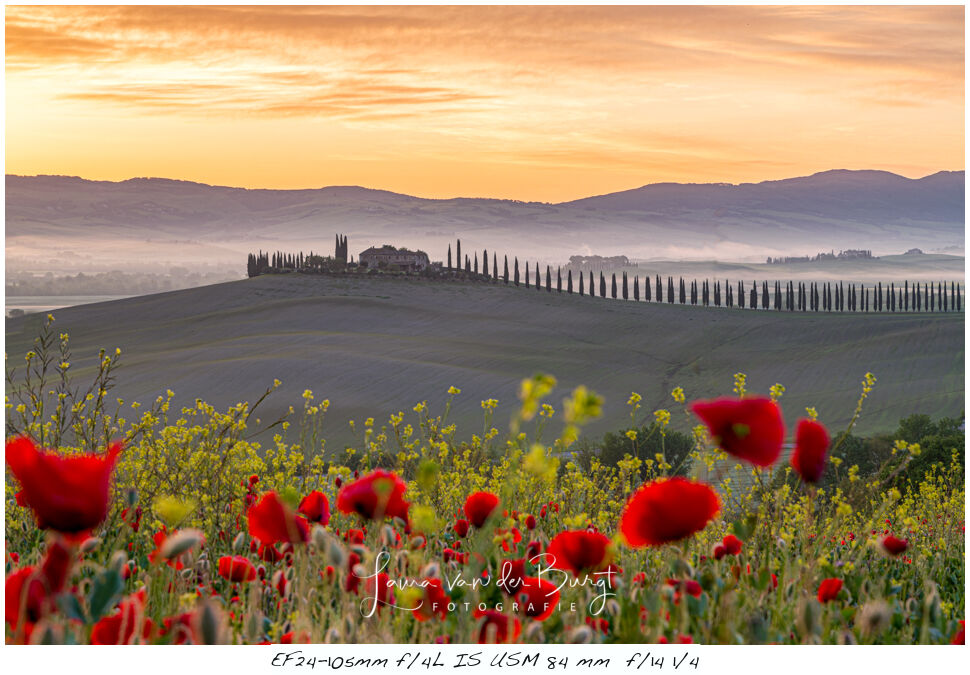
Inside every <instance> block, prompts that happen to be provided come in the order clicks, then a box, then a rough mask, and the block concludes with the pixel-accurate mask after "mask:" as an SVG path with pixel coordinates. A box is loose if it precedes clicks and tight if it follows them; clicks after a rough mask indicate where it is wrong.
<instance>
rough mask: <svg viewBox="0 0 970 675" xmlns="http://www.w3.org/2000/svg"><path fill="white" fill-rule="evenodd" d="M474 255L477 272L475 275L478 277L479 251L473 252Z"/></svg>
mask: <svg viewBox="0 0 970 675" xmlns="http://www.w3.org/2000/svg"><path fill="white" fill-rule="evenodd" d="M472 255H473V256H475V267H474V271H475V274H476V275H477V274H478V251H475V252H473V253H472Z"/></svg>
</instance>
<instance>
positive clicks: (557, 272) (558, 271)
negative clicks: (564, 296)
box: [556, 267, 562, 293]
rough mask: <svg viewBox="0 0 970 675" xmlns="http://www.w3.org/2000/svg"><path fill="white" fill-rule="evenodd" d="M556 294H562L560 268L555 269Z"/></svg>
mask: <svg viewBox="0 0 970 675" xmlns="http://www.w3.org/2000/svg"><path fill="white" fill-rule="evenodd" d="M556 292H557V293H562V268H561V267H557V268H556Z"/></svg>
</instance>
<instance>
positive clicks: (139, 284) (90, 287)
mask: <svg viewBox="0 0 970 675" xmlns="http://www.w3.org/2000/svg"><path fill="white" fill-rule="evenodd" d="M239 278H240V275H239V273H238V272H237V273H236V274H231V273H229V272H226V271H215V272H193V271H190V270H187V269H180V270H179V271H178V272H173V273H169V274H156V273H151V272H145V273H132V272H120V271H116V272H99V273H97V274H84V273H83V272H80V273H78V274H76V275H73V276H71V275H64V276H54V275H53V274H49V275H45V276H42V277H35V276H22V277H15V278H10V277H9V276H8V278H7V282H6V284H5V285H4V291H5V292H6V294H7V295H8V296H11V295H24V296H52V295H145V294H147V293H162V292H164V291H177V290H181V289H184V288H195V287H196V286H205V285H207V284H218V283H222V282H224V281H235V280H236V279H239Z"/></svg>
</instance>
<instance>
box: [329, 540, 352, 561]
mask: <svg viewBox="0 0 970 675" xmlns="http://www.w3.org/2000/svg"><path fill="white" fill-rule="evenodd" d="M346 559H347V554H346V553H345V552H344V547H343V546H341V545H340V542H339V541H337V540H336V539H331V540H330V542H329V544H328V545H327V561H328V562H329V563H330V564H331V565H333V566H334V567H343V565H344V561H345V560H346Z"/></svg>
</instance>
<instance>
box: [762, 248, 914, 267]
mask: <svg viewBox="0 0 970 675" xmlns="http://www.w3.org/2000/svg"><path fill="white" fill-rule="evenodd" d="M921 253H922V251H921ZM820 260H879V258H874V257H873V256H872V251H869V250H863V249H856V248H850V249H849V250H847V251H839V252H838V253H836V252H835V251H831V252H829V253H819V254H818V255H814V256H808V255H805V256H787V257H784V258H772V257H770V256H769V258H768V260H767V261H766V262H767V263H768V264H769V265H784V264H786V263H801V262H819V261H820Z"/></svg>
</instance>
